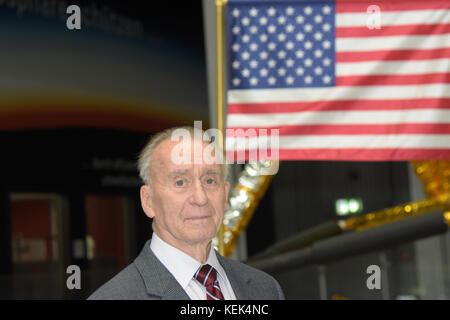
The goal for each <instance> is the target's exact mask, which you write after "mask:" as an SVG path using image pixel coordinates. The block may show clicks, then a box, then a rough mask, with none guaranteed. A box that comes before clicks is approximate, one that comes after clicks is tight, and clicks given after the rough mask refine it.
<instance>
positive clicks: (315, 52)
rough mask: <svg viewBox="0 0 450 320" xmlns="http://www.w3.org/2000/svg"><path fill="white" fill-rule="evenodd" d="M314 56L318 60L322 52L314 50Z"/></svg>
mask: <svg viewBox="0 0 450 320" xmlns="http://www.w3.org/2000/svg"><path fill="white" fill-rule="evenodd" d="M314 56H315V57H316V58H320V57H321V56H322V50H319V49H317V50H315V51H314Z"/></svg>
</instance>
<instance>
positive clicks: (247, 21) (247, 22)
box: [241, 17, 250, 26]
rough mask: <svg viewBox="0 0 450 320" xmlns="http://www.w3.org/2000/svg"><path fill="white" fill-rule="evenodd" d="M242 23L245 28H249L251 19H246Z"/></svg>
mask: <svg viewBox="0 0 450 320" xmlns="http://www.w3.org/2000/svg"><path fill="white" fill-rule="evenodd" d="M241 22H242V25H243V26H248V25H249V24H250V19H249V18H248V17H244V18H242V20H241Z"/></svg>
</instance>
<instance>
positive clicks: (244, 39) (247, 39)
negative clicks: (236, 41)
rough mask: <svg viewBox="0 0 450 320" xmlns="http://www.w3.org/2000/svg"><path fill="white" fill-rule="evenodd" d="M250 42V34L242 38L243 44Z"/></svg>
mask: <svg viewBox="0 0 450 320" xmlns="http://www.w3.org/2000/svg"><path fill="white" fill-rule="evenodd" d="M249 41H250V36H249V35H248V34H244V35H243V36H242V42H244V43H247V42H249Z"/></svg>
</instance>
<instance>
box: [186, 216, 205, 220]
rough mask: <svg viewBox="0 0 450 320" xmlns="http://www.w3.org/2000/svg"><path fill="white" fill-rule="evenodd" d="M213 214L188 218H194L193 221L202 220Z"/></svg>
mask: <svg viewBox="0 0 450 320" xmlns="http://www.w3.org/2000/svg"><path fill="white" fill-rule="evenodd" d="M210 217H211V216H197V217H190V218H187V219H186V220H192V221H200V220H204V219H208V218H210Z"/></svg>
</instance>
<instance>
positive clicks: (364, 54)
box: [336, 48, 450, 62]
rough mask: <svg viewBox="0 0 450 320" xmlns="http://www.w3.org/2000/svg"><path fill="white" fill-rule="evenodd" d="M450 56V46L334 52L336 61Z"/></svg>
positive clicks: (397, 59)
mask: <svg viewBox="0 0 450 320" xmlns="http://www.w3.org/2000/svg"><path fill="white" fill-rule="evenodd" d="M448 57H450V48H441V49H423V50H376V51H358V52H354V51H353V52H336V62H358V61H381V60H385V61H399V60H428V59H440V58H448Z"/></svg>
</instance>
